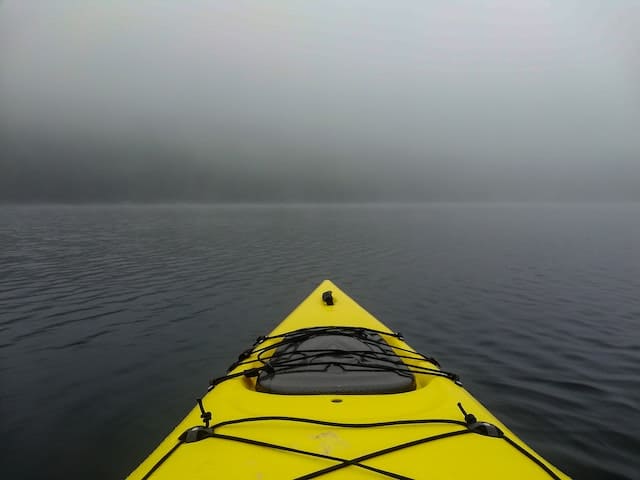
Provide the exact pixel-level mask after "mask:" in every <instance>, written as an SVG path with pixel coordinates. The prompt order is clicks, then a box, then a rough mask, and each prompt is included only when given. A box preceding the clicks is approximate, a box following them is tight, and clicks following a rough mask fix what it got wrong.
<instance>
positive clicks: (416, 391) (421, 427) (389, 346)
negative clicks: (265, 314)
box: [129, 280, 568, 480]
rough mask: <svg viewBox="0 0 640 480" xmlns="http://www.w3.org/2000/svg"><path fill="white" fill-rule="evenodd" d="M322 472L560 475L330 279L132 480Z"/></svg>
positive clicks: (258, 345) (303, 479) (261, 341)
mask: <svg viewBox="0 0 640 480" xmlns="http://www.w3.org/2000/svg"><path fill="white" fill-rule="evenodd" d="M319 477H322V478H328V479H329V478H330V479H347V478H348V479H356V480H357V479H375V478H395V479H452V478H456V479H457V478H461V479H462V478H473V479H479V478H491V479H514V478H526V479H567V478H568V477H567V476H566V475H565V474H563V473H562V472H560V471H559V470H558V469H557V468H555V467H554V466H553V465H551V464H550V463H549V462H547V461H546V460H544V459H543V458H542V457H540V456H539V455H538V454H537V453H535V452H534V451H533V450H532V449H531V448H530V447H528V446H527V445H526V444H525V443H524V442H523V441H522V440H520V439H519V438H518V437H517V436H516V435H515V434H514V433H513V432H511V431H510V430H509V429H508V428H507V427H506V426H505V425H503V424H502V423H501V422H500V421H499V420H498V419H497V418H496V417H495V416H494V415H492V414H491V413H490V412H489V411H488V410H487V409H486V408H485V407H483V406H482V405H481V404H480V402H478V401H477V400H476V399H475V398H473V397H472V396H471V395H470V394H469V392H467V391H466V390H465V389H464V388H463V386H462V384H461V383H460V380H459V378H458V376H457V375H455V374H453V373H451V372H447V371H446V370H443V369H441V368H440V365H439V364H438V362H437V361H436V360H435V359H433V358H430V357H428V356H425V355H422V354H420V353H418V352H416V351H415V350H414V349H413V348H411V347H410V346H409V345H408V344H407V343H405V341H404V339H403V338H402V336H401V335H400V334H399V333H395V332H393V331H391V330H390V329H389V328H388V327H386V326H385V325H384V324H382V323H381V322H380V321H378V320H377V319H376V318H374V317H373V316H372V315H371V314H370V313H369V312H367V311H366V310H364V309H363V308H362V307H360V306H359V305H358V304H357V303H356V302H355V301H354V300H352V299H351V298H349V297H348V296H347V295H346V294H345V293H343V292H342V291H341V290H340V289H339V288H338V287H337V286H336V285H334V284H333V283H331V282H330V281H328V280H326V281H324V282H322V283H321V284H320V285H319V286H318V287H317V288H316V290H315V291H314V292H313V293H312V294H311V295H310V296H309V297H308V298H307V299H306V300H304V301H303V302H302V303H301V304H300V305H299V306H298V307H297V308H296V309H295V310H294V311H293V312H292V313H291V314H290V315H289V316H288V317H287V318H286V319H285V320H284V321H283V322H282V323H280V325H278V326H277V327H276V328H275V329H274V330H273V331H272V332H271V333H270V334H269V335H268V336H265V337H259V338H258V339H257V340H256V342H255V344H254V345H253V346H252V347H251V348H249V349H247V350H246V351H245V352H243V353H242V354H241V355H240V357H239V358H238V360H237V361H236V362H234V363H233V364H232V365H231V367H230V368H229V371H228V373H227V374H226V375H225V376H222V377H219V378H217V379H214V380H212V381H211V383H210V386H209V390H208V392H207V393H206V395H204V396H203V397H202V398H201V399H199V400H198V405H197V406H196V407H195V408H194V409H193V410H192V411H191V412H190V413H189V414H188V415H187V416H186V418H185V419H184V420H183V421H182V422H180V424H178V426H177V427H176V428H175V429H174V430H173V432H172V433H171V434H170V435H169V436H168V437H167V438H166V439H165V440H163V441H162V442H161V443H160V445H159V446H158V447H157V448H156V449H155V450H154V451H153V452H152V453H151V455H149V457H148V458H147V459H146V460H144V462H142V464H141V465H140V466H139V467H138V468H137V469H136V470H135V471H134V472H133V473H132V474H131V475H130V476H129V479H131V480H142V479H153V480H157V479H177V478H189V479H192V480H195V479H205V478H224V479H243V480H244V479H250V478H255V479H264V480H267V479H278V480H282V479H296V480H308V479H312V478H319Z"/></svg>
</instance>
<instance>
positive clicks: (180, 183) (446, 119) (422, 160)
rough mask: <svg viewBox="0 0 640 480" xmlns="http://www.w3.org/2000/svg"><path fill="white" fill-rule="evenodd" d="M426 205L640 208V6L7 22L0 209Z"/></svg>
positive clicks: (14, 1)
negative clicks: (144, 204)
mask: <svg viewBox="0 0 640 480" xmlns="http://www.w3.org/2000/svg"><path fill="white" fill-rule="evenodd" d="M433 200H436V201H458V200H460V201H502V200H516V201H528V200H534V201H562V200H568V201H583V200H589V201H590V200H594V201H600V200H605V201H618V200H623V201H624V200H640V5H639V4H638V3H637V2H634V1H623V0H616V1H615V2H613V1H612V2H602V1H595V0H580V1H578V0H575V1H571V0H557V1H545V0H535V1H534V0H522V1H520V2H513V1H510V0H493V1H475V0H466V1H464V0H458V1H454V0H448V1H440V0H433V1H425V0H420V1H418V0H407V1H400V2H393V1H390V0H385V1H381V0H358V1H345V0H340V1H338V0H327V1H322V2H311V1H301V0H295V1H279V2H273V3H271V2H264V1H261V0H260V1H259V0H233V1H231V0H218V1H213V0H212V1H195V0H193V1H181V2H169V1H164V0H156V1H150V0H140V1H137V2H126V1H124V0H112V1H109V2H104V1H97V0H83V1H80V0H77V1H72V0H57V1H51V2H41V1H35V0H5V1H4V2H2V3H0V201H5V202H22V201H26V202H31V201H35V202H41V201H43V202H47V201H52V202H84V201H433Z"/></svg>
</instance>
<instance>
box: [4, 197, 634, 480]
mask: <svg viewBox="0 0 640 480" xmlns="http://www.w3.org/2000/svg"><path fill="white" fill-rule="evenodd" d="M324 278H330V279H332V280H333V281H335V282H336V283H337V284H338V285H339V286H341V287H342V288H343V289H345V290H346V292H347V293H349V294H350V295H351V296H352V297H354V298H355V299H356V300H357V301H359V303H361V304H362V305H363V306H365V307H366V308H367V309H369V310H370V311H371V312H372V313H374V314H375V315H376V316H377V317H378V318H380V319H381V320H382V321H384V322H385V323H387V324H388V325H389V326H390V327H391V328H393V329H396V330H399V331H401V332H402V333H403V334H404V335H405V337H406V338H407V340H408V341H409V342H410V343H411V344H412V345H413V346H414V347H416V348H418V349H419V350H421V351H423V352H424V353H428V354H430V355H433V356H435V357H436V358H437V359H438V360H439V361H440V363H441V364H442V365H443V367H444V368H446V369H447V370H450V371H454V372H457V373H459V374H460V375H461V377H462V380H463V382H464V383H465V385H466V387H467V388H468V389H469V390H470V391H471V392H472V393H473V394H474V395H475V396H476V397H478V399H479V400H480V401H482V402H483V403H484V404H485V405H487V406H488V408H489V409H491V410H492V411H493V412H494V413H495V414H496V415H497V416H498V417H500V418H501V419H502V420H503V421H504V422H505V423H506V424H507V425H508V426H510V427H511V428H512V429H513V430H514V431H515V432H516V433H518V434H519V435H520V436H521V437H522V438H523V439H524V440H525V441H527V442H528V443H529V444H530V445H531V446H532V447H534V448H535V449H536V450H538V451H539V452H540V453H541V454H542V455H544V456H545V457H547V458H548V459H549V460H551V461H552V462H553V463H555V464H556V465H557V466H558V467H560V468H561V469H563V470H564V471H566V472H567V473H569V474H571V475H573V476H575V478H582V479H605V478H609V479H635V478H638V477H639V475H640V436H639V435H638V428H639V427H640V204H602V205H519V204H487V205H471V204H429V205H349V206H311V205H299V206H277V205H273V206H250V205H234V206H85V207H62V206H47V207H39V206H29V207H0V437H1V438H2V442H1V443H0V465H1V467H0V470H1V471H2V473H3V477H4V478H24V479H32V478H33V479H35V478H92V479H96V480H97V479H113V478H121V477H124V476H126V474H127V473H128V472H129V471H130V470H132V469H133V468H134V467H135V466H136V465H137V463H138V462H139V461H141V460H142V459H143V457H144V456H146V455H147V454H148V453H149V452H150V450H151V449H152V448H153V447H154V446H155V445H156V444H157V443H158V442H159V441H160V440H161V439H162V438H163V437H164V436H165V435H166V434H167V433H168V432H169V430H170V429H171V428H172V427H173V426H174V425H175V424H176V423H177V422H178V420H180V419H181V418H182V416H183V415H184V414H185V413H186V412H187V411H188V410H189V409H191V408H192V406H193V405H194V404H195V403H194V400H195V398H196V397H198V396H200V395H201V394H202V393H203V392H204V391H205V389H206V386H207V382H208V379H209V378H211V377H214V376H218V375H221V374H223V373H224V370H225V368H226V367H227V366H228V364H229V363H230V362H231V361H232V360H233V359H234V358H235V357H236V356H237V354H238V353H239V351H240V350H241V349H243V348H244V347H245V346H246V345H247V344H248V343H250V342H251V341H252V340H253V339H254V338H255V337H256V336H258V335H260V334H263V333H266V332H267V331H268V330H270V329H271V328H272V327H273V326H274V325H275V324H276V323H277V322H279V321H280V320H281V319H282V318H283V317H284V316H285V315H286V314H287V313H288V312H289V311H290V310H291V309H292V308H293V307H295V306H296V305H297V303H298V302H299V301H301V300H302V299H303V298H304V297H305V296H306V295H307V294H308V293H309V292H310V291H311V290H312V289H313V288H314V287H315V286H316V284H317V283H319V282H320V281H321V280H322V279H324Z"/></svg>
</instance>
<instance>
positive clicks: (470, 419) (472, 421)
mask: <svg viewBox="0 0 640 480" xmlns="http://www.w3.org/2000/svg"><path fill="white" fill-rule="evenodd" d="M458 408H459V409H460V411H461V412H462V414H463V415H464V421H465V423H466V424H467V428H468V429H469V430H471V431H472V432H473V433H477V434H478V435H484V436H485V437H495V438H502V437H504V433H502V430H500V429H499V428H498V427H496V426H495V425H493V424H492V423H489V422H479V421H478V419H477V418H476V416H475V415H474V414H473V413H467V411H466V410H465V409H464V407H463V406H462V403H460V402H458Z"/></svg>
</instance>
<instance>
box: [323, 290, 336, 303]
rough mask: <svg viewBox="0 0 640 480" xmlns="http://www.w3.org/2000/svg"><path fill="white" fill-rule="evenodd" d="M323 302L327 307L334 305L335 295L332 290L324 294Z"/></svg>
mask: <svg viewBox="0 0 640 480" xmlns="http://www.w3.org/2000/svg"><path fill="white" fill-rule="evenodd" d="M322 301H323V302H324V303H326V304H327V305H333V294H332V293H331V290H327V291H326V292H324V293H323V294H322Z"/></svg>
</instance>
